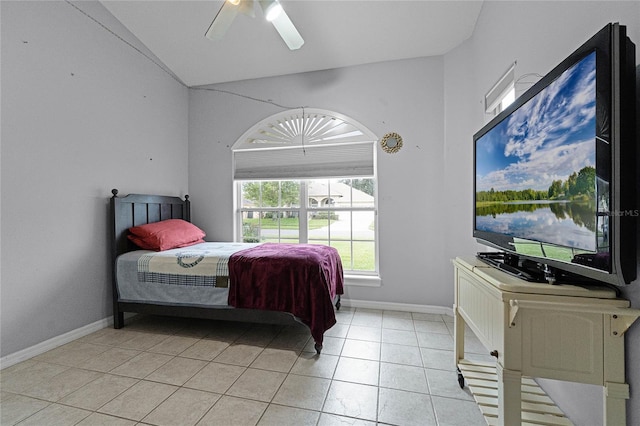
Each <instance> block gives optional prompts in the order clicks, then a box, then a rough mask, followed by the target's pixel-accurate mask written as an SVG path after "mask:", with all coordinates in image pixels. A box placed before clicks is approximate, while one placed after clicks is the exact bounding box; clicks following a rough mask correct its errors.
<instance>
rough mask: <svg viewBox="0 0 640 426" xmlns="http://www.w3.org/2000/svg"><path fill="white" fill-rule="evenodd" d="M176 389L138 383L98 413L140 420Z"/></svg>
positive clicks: (150, 383)
mask: <svg viewBox="0 0 640 426" xmlns="http://www.w3.org/2000/svg"><path fill="white" fill-rule="evenodd" d="M177 389H178V388H177V387H175V386H171V385H165V384H162V383H155V382H147V381H140V382H138V383H136V384H135V385H133V386H132V387H130V388H129V389H127V390H126V391H125V392H124V393H121V394H120V395H118V396H117V397H116V398H114V399H113V400H111V401H110V402H108V403H107V404H106V405H104V406H103V407H102V408H100V409H99V410H98V412H100V413H103V414H110V415H112V416H118V417H124V418H127V419H131V420H142V419H143V418H144V417H145V416H146V415H147V414H149V413H150V412H151V411H153V409H154V408H156V407H157V406H158V405H159V404H160V403H161V402H162V401H164V400H165V399H167V398H168V397H169V396H170V395H171V394H172V393H174V392H175V391H176V390H177Z"/></svg>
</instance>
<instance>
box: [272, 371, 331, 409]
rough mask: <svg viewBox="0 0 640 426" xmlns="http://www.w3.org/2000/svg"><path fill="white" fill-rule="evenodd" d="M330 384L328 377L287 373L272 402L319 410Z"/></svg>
mask: <svg viewBox="0 0 640 426" xmlns="http://www.w3.org/2000/svg"><path fill="white" fill-rule="evenodd" d="M330 385H331V380H329V379H322V378H319V377H309V376H298V375H295V374H289V375H288V376H287V378H286V379H285V381H284V382H283V383H282V386H280V389H279V390H278V392H277V393H276V395H275V397H274V398H273V401H272V402H273V403H274V404H280V405H288V406H291V407H297V408H305V409H308V410H316V411H320V410H321V409H322V404H323V403H324V399H325V397H326V395H327V392H328V391H329V386H330Z"/></svg>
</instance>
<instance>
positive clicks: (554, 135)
mask: <svg viewBox="0 0 640 426" xmlns="http://www.w3.org/2000/svg"><path fill="white" fill-rule="evenodd" d="M595 116H596V54H595V52H593V53H591V54H590V55H589V56H587V57H585V58H584V59H582V60H581V61H580V62H577V63H576V64H574V65H573V66H572V67H571V68H569V69H567V70H566V71H564V72H563V73H562V74H561V75H560V76H559V77H558V78H557V79H555V80H554V81H553V82H552V83H551V84H549V85H548V86H547V87H546V88H544V89H543V90H542V91H541V92H539V93H538V94H537V95H535V96H534V97H533V98H531V99H530V100H529V101H527V102H526V103H525V104H524V105H522V106H521V107H520V108H518V109H517V110H516V111H514V112H513V113H512V114H511V115H510V116H508V117H507V118H506V119H505V120H503V121H502V122H500V123H499V124H498V125H497V126H495V127H494V128H492V129H491V130H489V131H488V132H487V133H486V134H484V135H483V136H482V137H481V138H479V139H478V140H477V141H476V191H489V190H491V188H493V189H494V190H495V191H504V190H523V189H529V188H531V189H534V190H547V189H548V188H549V186H550V185H551V183H552V182H553V181H554V180H561V181H565V180H567V178H568V177H569V175H570V174H571V173H574V172H576V173H577V172H578V171H580V169H582V168H583V167H586V166H591V167H595V161H596V151H595V147H596V144H595V136H596V120H595Z"/></svg>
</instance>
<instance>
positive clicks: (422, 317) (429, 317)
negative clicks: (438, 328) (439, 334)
mask: <svg viewBox="0 0 640 426" xmlns="http://www.w3.org/2000/svg"><path fill="white" fill-rule="evenodd" d="M411 317H412V318H413V319H414V320H417V321H435V322H442V317H443V316H442V315H440V314H427V313H420V312H413V313H412V314H411Z"/></svg>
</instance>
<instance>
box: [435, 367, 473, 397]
mask: <svg viewBox="0 0 640 426" xmlns="http://www.w3.org/2000/svg"><path fill="white" fill-rule="evenodd" d="M424 371H425V373H426V374H427V382H428V383H429V393H430V394H431V395H434V396H444V397H447V398H456V399H466V400H468V401H472V400H473V395H471V392H470V391H469V388H464V389H460V385H459V384H458V374H457V373H456V372H455V371H454V370H451V371H445V370H434V369H431V368H425V370H424Z"/></svg>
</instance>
